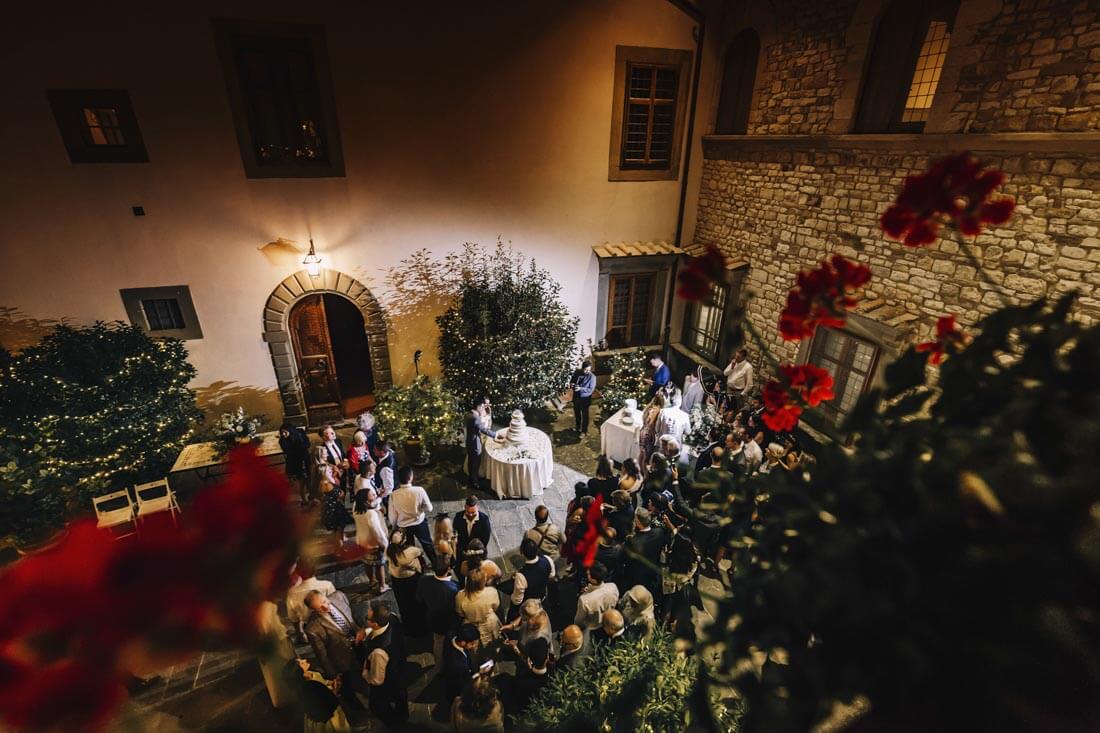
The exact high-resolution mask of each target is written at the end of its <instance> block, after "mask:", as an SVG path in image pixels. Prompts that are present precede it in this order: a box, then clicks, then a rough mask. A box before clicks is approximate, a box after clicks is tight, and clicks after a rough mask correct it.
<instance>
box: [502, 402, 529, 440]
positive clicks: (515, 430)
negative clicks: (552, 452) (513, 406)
mask: <svg viewBox="0 0 1100 733" xmlns="http://www.w3.org/2000/svg"><path fill="white" fill-rule="evenodd" d="M507 439H508V442H509V443H516V444H519V445H522V444H523V443H526V442H527V421H526V420H524V419H523V410H512V421H511V422H510V423H508V435H507Z"/></svg>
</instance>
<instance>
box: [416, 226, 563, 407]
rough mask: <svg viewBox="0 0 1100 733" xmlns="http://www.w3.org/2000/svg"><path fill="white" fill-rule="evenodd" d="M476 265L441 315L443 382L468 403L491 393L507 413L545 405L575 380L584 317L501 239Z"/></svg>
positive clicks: (551, 281)
mask: <svg viewBox="0 0 1100 733" xmlns="http://www.w3.org/2000/svg"><path fill="white" fill-rule="evenodd" d="M474 264H475V265H476V266H474V267H467V268H464V269H463V270H462V274H461V280H460V282H459V283H458V293H457V296H456V298H455V302H454V303H453V304H452V305H451V307H450V308H448V309H447V311H446V312H445V313H444V314H443V315H441V316H440V317H439V318H438V319H436V322H437V323H438V325H439V356H440V361H441V362H442V364H443V378H444V381H445V382H446V385H447V387H448V389H450V391H451V392H453V393H454V394H455V395H456V396H458V398H459V399H460V400H461V401H462V402H463V403H464V404H465V403H468V402H469V401H470V400H472V399H474V398H475V397H477V396H479V395H487V396H488V397H489V399H490V400H492V402H493V403H494V404H495V405H496V406H497V407H498V408H502V409H504V410H506V411H510V410H512V409H515V408H517V407H518V408H521V409H526V408H530V407H534V406H541V405H542V404H543V403H544V402H546V401H547V400H548V399H550V398H552V397H556V396H558V395H560V394H561V393H562V392H563V391H564V390H565V387H566V385H567V384H568V382H569V375H570V374H571V373H572V369H573V366H574V364H573V362H574V360H575V356H576V351H577V324H578V319H577V318H574V317H573V316H570V315H569V311H568V310H567V309H566V307H565V306H564V305H563V304H562V302H561V300H560V294H561V285H559V284H558V283H557V282H555V281H554V279H553V278H551V277H550V273H548V272H547V271H546V270H543V269H541V268H539V267H536V266H535V262H534V260H530V261H529V262H528V261H526V260H525V259H524V258H523V257H521V256H520V255H518V254H516V253H514V252H513V251H512V250H511V249H510V248H507V247H505V246H504V245H502V244H498V246H497V248H496V251H495V252H494V253H492V255H490V256H482V257H479V258H478V260H477V262H476V263H474Z"/></svg>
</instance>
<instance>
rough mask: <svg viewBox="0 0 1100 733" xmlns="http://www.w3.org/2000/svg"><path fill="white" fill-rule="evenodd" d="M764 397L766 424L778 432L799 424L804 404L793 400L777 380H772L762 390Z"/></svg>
mask: <svg viewBox="0 0 1100 733" xmlns="http://www.w3.org/2000/svg"><path fill="white" fill-rule="evenodd" d="M761 396H762V397H763V398H764V414H763V416H762V417H763V418H764V424H765V425H767V426H768V427H769V428H771V429H772V430H775V431H776V432H780V433H781V432H784V431H787V430H791V429H792V428H794V426H795V425H797V424H798V416H799V415H801V414H802V406H801V405H799V404H797V403H795V402H791V400H790V395H789V394H788V391H787V389H786V388H784V387H783V386H782V385H781V384H780V383H779V382H777V381H776V380H774V379H773V380H771V381H769V382H768V383H767V384H765V385H764V387H763V389H762V390H761Z"/></svg>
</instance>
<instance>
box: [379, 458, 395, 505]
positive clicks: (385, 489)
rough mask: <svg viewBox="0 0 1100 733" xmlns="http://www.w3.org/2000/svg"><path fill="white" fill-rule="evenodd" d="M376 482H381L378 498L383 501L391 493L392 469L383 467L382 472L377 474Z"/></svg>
mask: <svg viewBox="0 0 1100 733" xmlns="http://www.w3.org/2000/svg"><path fill="white" fill-rule="evenodd" d="M378 480H379V481H381V482H382V491H381V493H380V494H379V496H378V498H379V499H384V498H386V497H387V496H389V495H390V492H391V491H393V469H392V468H390V467H389V466H383V467H382V470H381V471H379V472H378Z"/></svg>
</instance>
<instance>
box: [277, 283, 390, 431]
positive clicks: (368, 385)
mask: <svg viewBox="0 0 1100 733" xmlns="http://www.w3.org/2000/svg"><path fill="white" fill-rule="evenodd" d="M330 320H332V321H333V322H332V324H331V326H332V327H331V328H330V324H329V321H330ZM263 326H264V332H263V338H264V341H266V342H267V345H268V348H269V349H270V351H271V363H272V366H273V367H274V369H275V378H276V381H277V383H278V386H279V395H280V397H281V398H282V402H283V414H284V416H285V417H286V419H287V420H289V421H290V422H292V423H295V424H299V425H311V426H313V425H320V424H322V423H325V422H328V421H331V420H339V419H341V418H343V417H346V416H348V415H350V414H354V413H356V412H358V411H361V410H362V409H364V407H365V406H366V405H368V404H371V402H372V401H373V394H377V393H378V392H380V391H382V390H385V389H388V388H389V387H390V386H391V385H392V383H393V377H392V373H391V370H390V353H389V343H388V339H387V337H386V324H385V320H384V319H383V317H382V309H381V307H380V306H379V305H378V301H377V300H376V299H375V298H374V296H373V295H372V294H371V292H370V290H368V289H367V287H366V286H365V285H363V284H362V283H360V282H359V281H358V280H356V279H355V278H353V277H350V276H349V275H346V274H344V273H342V272H336V271H333V270H322V271H321V275H320V276H319V277H312V278H311V277H310V276H309V273H307V272H306V271H305V270H300V271H298V272H296V273H294V274H293V275H291V276H289V277H287V278H286V279H285V280H283V281H282V282H281V283H279V285H278V286H276V287H275V289H274V290H273V291H272V292H271V295H270V296H268V299H267V303H266V305H265V306H264V316H263ZM360 329H361V330H360ZM341 374H342V375H343V376H344V380H343V384H344V389H343V390H341V379H340V377H341Z"/></svg>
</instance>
